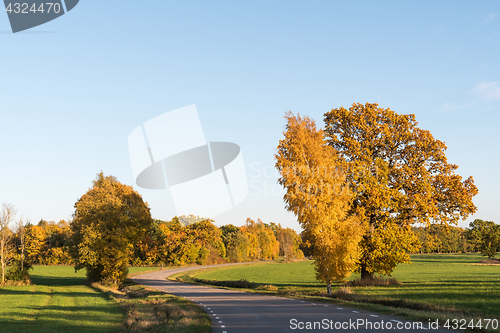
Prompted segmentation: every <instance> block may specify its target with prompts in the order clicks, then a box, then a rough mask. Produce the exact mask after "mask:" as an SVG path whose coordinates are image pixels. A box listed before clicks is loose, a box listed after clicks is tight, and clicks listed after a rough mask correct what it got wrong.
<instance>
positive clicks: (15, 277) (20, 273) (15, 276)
mask: <svg viewBox="0 0 500 333" xmlns="http://www.w3.org/2000/svg"><path fill="white" fill-rule="evenodd" d="M30 269H33V267H32V266H31V264H29V263H26V262H25V263H24V264H23V268H22V269H21V262H19V261H17V260H16V261H14V262H13V264H12V266H11V267H10V268H9V270H8V271H7V272H6V274H5V279H6V280H10V281H22V282H25V283H29V282H30V275H29V270H30Z"/></svg>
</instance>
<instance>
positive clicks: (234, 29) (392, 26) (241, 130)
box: [0, 0, 500, 230]
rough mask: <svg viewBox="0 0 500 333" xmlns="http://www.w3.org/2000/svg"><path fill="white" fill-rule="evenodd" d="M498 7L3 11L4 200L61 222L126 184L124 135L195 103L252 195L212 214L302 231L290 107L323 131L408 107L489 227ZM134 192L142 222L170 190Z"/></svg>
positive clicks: (196, 5)
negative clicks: (362, 112)
mask: <svg viewBox="0 0 500 333" xmlns="http://www.w3.org/2000/svg"><path fill="white" fill-rule="evenodd" d="M499 59H500V3H499V2H498V1H476V2H472V1H349V2H347V1H343V2H340V1H288V0H287V1H255V0H252V1H189V2H188V1H160V0H156V1H131V0H122V1H97V0H81V1H80V3H79V4H78V6H77V7H75V8H74V9H73V10H72V11H71V12H69V13H68V14H66V15H64V16H62V17H60V18H58V19H56V20H54V21H52V22H49V23H47V24H44V25H42V26H39V27H36V28H33V29H31V30H28V31H26V32H20V33H17V34H12V33H11V32H10V25H9V22H8V18H7V14H6V13H0V63H1V65H0V115H1V117H0V202H1V201H3V202H8V203H11V204H13V205H15V206H16V208H17V209H18V212H19V214H23V215H25V216H26V217H27V218H29V219H30V220H31V221H32V222H34V223H36V222H38V221H39V220H40V219H42V218H43V219H46V220H55V221H58V220H60V219H68V218H70V216H71V214H72V213H73V211H74V208H73V206H74V203H75V202H76V200H77V199H78V198H79V197H80V196H81V195H83V194H84V193H85V192H86V191H87V190H88V188H89V187H90V186H91V182H92V180H93V179H95V177H96V174H97V173H98V172H100V171H101V170H102V171H103V172H104V173H105V174H106V175H109V174H111V175H114V176H116V177H117V178H118V180H120V181H121V182H123V183H125V184H129V185H134V177H133V174H132V168H131V164H130V159H129V153H128V147H127V140H128V135H129V134H130V133H131V131H132V130H133V129H134V128H136V127H137V126H139V125H140V124H142V123H144V122H145V121H147V120H149V119H151V118H153V117H156V116H158V115H160V114H163V113H165V112H167V111H171V110H174V109H177V108H180V107H184V106H187V105H191V104H195V105H196V107H197V109H198V114H199V117H200V120H201V124H202V126H203V130H204V133H205V137H206V139H207V140H208V141H229V142H234V143H237V144H238V145H240V147H241V151H242V154H243V158H244V161H245V165H246V168H247V172H248V183H249V195H248V197H247V198H246V199H245V200H244V202H243V203H241V204H240V205H238V206H237V207H235V208H234V209H232V210H230V211H227V212H225V213H223V214H221V215H219V216H217V217H216V218H215V222H216V224H217V225H222V224H227V223H233V224H235V225H242V224H243V223H244V222H245V220H246V218H247V217H250V218H252V219H257V218H261V219H262V220H263V221H264V222H270V221H274V222H277V223H281V224H282V225H284V226H290V227H293V228H295V229H297V230H299V225H298V223H297V222H296V219H295V217H294V216H293V215H292V214H291V213H288V212H286V211H285V210H284V204H283V200H282V194H283V192H282V191H281V189H280V187H279V186H278V185H276V179H277V177H276V175H275V171H274V158H273V154H274V153H275V152H276V146H277V145H278V140H279V139H280V138H281V137H282V131H283V129H284V125H285V122H284V119H283V115H284V113H285V112H286V111H288V110H291V111H293V112H296V113H297V112H300V113H301V114H304V115H309V116H311V117H312V118H314V119H316V120H317V122H318V124H322V121H323V114H324V113H325V112H327V111H329V110H331V109H332V108H337V107H340V106H344V107H349V106H350V105H351V104H352V103H357V102H359V103H366V102H372V103H373V102H375V103H379V105H380V106H381V107H384V108H387V107H390V108H391V109H392V110H394V111H396V112H398V113H403V114H409V113H412V114H415V115H416V119H417V121H418V122H419V126H420V127H421V128H424V129H428V130H430V131H431V133H432V134H433V135H434V137H435V138H437V139H440V140H442V141H444V142H446V144H447V146H448V151H447V156H448V159H449V162H451V163H455V164H458V165H459V166H460V167H459V169H458V173H459V174H460V175H462V176H464V177H468V176H470V175H472V176H473V177H474V179H475V182H476V185H477V186H478V188H479V195H477V196H476V197H475V199H474V202H475V204H476V205H477V207H478V211H477V213H476V214H475V215H474V216H472V217H471V218H469V219H468V220H467V221H463V222H461V223H460V226H463V227H465V226H467V225H468V222H469V221H470V220H471V219H474V218H481V219H485V220H493V221H495V222H496V223H500V211H499V209H498V205H499V200H498V199H499V195H498V193H497V191H498V188H499V185H500V177H499V175H498V170H499V167H498V165H499V164H500V148H499V143H500V134H499V133H500V130H499V120H500V65H499V61H500V60H499ZM134 188H135V189H136V190H137V191H138V192H139V193H140V194H141V195H142V196H143V198H144V199H145V200H146V201H147V202H148V203H149V204H150V207H151V210H152V214H153V217H155V218H159V219H164V220H168V219H170V218H171V217H172V216H174V215H175V210H174V206H173V202H172V198H171V196H170V195H169V193H168V192H167V191H155V190H145V189H142V188H140V187H137V186H134Z"/></svg>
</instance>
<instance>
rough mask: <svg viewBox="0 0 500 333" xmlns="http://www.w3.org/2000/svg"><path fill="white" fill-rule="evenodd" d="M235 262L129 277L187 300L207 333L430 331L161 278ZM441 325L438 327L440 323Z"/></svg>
mask: <svg viewBox="0 0 500 333" xmlns="http://www.w3.org/2000/svg"><path fill="white" fill-rule="evenodd" d="M229 265H238V264H223V265H212V266H196V267H183V268H178V269H171V270H162V271H156V272H152V273H147V274H142V275H138V276H135V277H133V278H132V279H133V280H134V281H135V282H137V283H140V284H143V285H146V286H148V287H152V288H154V289H157V290H160V291H163V292H166V293H170V294H173V295H176V296H181V297H184V298H187V299H188V300H190V301H192V302H194V303H196V304H197V305H199V306H200V307H202V309H204V310H205V312H206V313H207V314H208V315H209V316H210V318H211V320H212V332H213V333H280V332H297V331H307V332H326V331H342V332H344V331H347V332H349V331H352V332H360V333H361V332H381V331H386V332H387V331H391V332H405V333H413V332H420V333H422V332H425V331H430V332H436V333H444V332H447V333H450V332H451V331H450V330H446V329H442V328H441V329H437V327H435V326H436V323H434V324H433V325H431V326H430V325H429V324H430V323H429V322H428V321H425V322H422V325H421V326H420V327H419V326H418V324H417V323H416V322H412V321H407V320H404V319H400V318H396V317H392V316H387V315H381V314H377V313H374V312H371V311H366V310H359V309H354V308H349V307H344V306H339V305H335V304H322V303H314V302H311V301H303V300H300V299H294V298H288V297H279V296H268V295H259V294H253V293H245V292H239V291H233V290H227V289H217V288H211V287H204V286H198V285H191V284H186V283H179V282H175V281H170V280H167V277H169V276H171V275H173V274H176V273H179V272H185V271H189V270H196V269H203V268H209V267H220V266H229ZM440 324H443V323H440Z"/></svg>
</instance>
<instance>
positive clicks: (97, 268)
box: [71, 172, 152, 283]
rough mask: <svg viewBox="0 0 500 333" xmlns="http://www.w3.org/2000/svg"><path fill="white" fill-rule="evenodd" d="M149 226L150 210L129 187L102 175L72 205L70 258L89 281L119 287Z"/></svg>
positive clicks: (113, 178) (150, 220)
mask: <svg viewBox="0 0 500 333" xmlns="http://www.w3.org/2000/svg"><path fill="white" fill-rule="evenodd" d="M151 223H152V219H151V214H150V212H149V208H148V207H147V205H146V204H145V203H144V202H143V201H142V198H141V196H140V195H139V194H138V193H137V192H136V191H134V190H133V189H132V187H130V186H127V185H123V184H121V183H120V182H118V180H116V178H115V177H113V176H108V177H105V176H104V175H103V173H102V172H101V173H100V174H99V175H98V176H97V179H96V180H94V181H93V187H92V188H91V189H89V190H88V191H87V193H85V194H84V195H83V196H82V197H81V198H80V199H79V200H78V201H77V202H76V204H75V214H74V220H73V222H72V223H71V229H72V231H73V244H74V245H73V246H72V255H73V257H74V259H75V263H76V266H75V268H76V269H81V268H86V269H87V276H88V277H89V278H92V279H95V280H100V281H106V282H110V283H118V282H120V281H121V280H122V279H124V278H125V276H126V268H127V264H128V260H129V256H130V252H131V251H130V248H131V246H132V244H133V243H135V242H136V241H138V240H139V239H141V238H142V236H143V235H144V233H145V232H146V230H147V229H148V228H149V227H150V225H151Z"/></svg>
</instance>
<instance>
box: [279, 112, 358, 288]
mask: <svg viewBox="0 0 500 333" xmlns="http://www.w3.org/2000/svg"><path fill="white" fill-rule="evenodd" d="M285 118H286V120H287V124H286V130H285V132H284V136H285V138H284V139H282V140H280V143H279V145H278V153H277V154H276V155H275V158H276V168H277V169H278V170H279V172H280V175H281V177H280V178H279V180H278V182H279V184H281V185H282V186H283V187H284V188H285V189H286V193H285V195H284V200H285V203H286V208H287V209H288V210H289V211H292V212H293V213H294V214H295V215H296V216H297V219H298V221H299V223H300V225H301V226H302V228H303V229H304V232H305V234H306V235H307V238H308V241H309V242H310V243H311V244H312V248H313V256H314V258H315V261H314V263H315V266H316V267H315V268H316V278H317V279H318V280H322V281H324V282H325V283H326V284H327V289H328V293H329V294H331V283H332V282H333V281H342V280H344V279H345V278H346V277H347V276H349V275H350V274H351V272H352V270H353V269H354V265H355V263H356V260H357V259H358V256H359V250H358V243H359V240H360V237H361V235H362V234H363V232H364V230H363V229H364V228H363V226H362V225H361V224H360V221H359V220H358V219H357V218H356V217H355V216H350V217H348V216H347V215H346V213H347V209H348V205H349V202H350V200H351V198H350V191H349V189H348V188H347V187H346V186H345V180H346V178H345V175H344V173H343V172H342V170H341V169H340V168H338V165H337V163H336V162H337V159H336V154H337V153H336V151H335V149H334V148H332V147H331V146H328V145H326V144H325V142H324V138H323V137H324V134H323V131H321V130H318V129H317V128H316V124H315V122H314V120H312V119H310V118H309V117H300V115H299V116H294V115H293V114H292V113H288V114H287V115H285Z"/></svg>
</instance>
